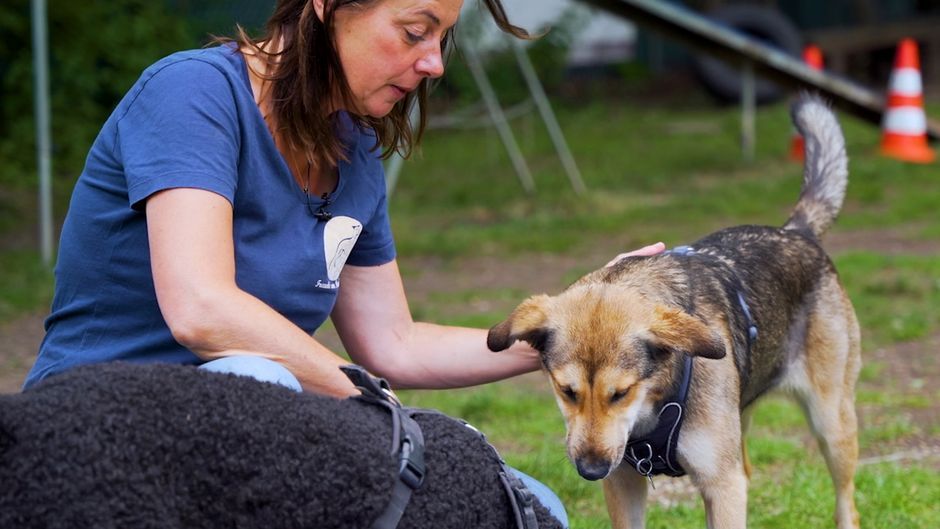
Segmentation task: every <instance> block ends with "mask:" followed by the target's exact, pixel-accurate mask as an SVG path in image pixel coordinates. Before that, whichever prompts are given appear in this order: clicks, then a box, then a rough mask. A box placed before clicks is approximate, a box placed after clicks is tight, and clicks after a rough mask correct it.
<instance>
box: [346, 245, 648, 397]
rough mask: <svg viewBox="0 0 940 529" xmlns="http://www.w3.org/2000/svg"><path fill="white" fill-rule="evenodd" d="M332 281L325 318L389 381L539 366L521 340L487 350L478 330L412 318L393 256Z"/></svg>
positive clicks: (430, 384)
mask: <svg viewBox="0 0 940 529" xmlns="http://www.w3.org/2000/svg"><path fill="white" fill-rule="evenodd" d="M664 248H665V246H664V245H663V244H662V243H656V244H652V245H650V246H646V247H643V248H640V249H639V250H634V251H632V252H629V253H626V254H620V255H618V256H617V259H622V258H623V257H628V256H631V255H654V254H657V253H660V252H662V251H663V249H664ZM617 259H615V260H614V261H612V263H613V262H616V260H617ZM608 264H610V263H608ZM340 281H341V283H340V285H341V286H340V289H339V297H338V299H337V301H336V307H334V309H333V314H332V318H333V323H334V324H335V326H336V329H337V331H338V332H339V335H340V338H341V339H342V340H343V345H344V346H345V347H346V351H347V352H348V353H349V355H350V357H351V358H352V359H353V360H354V361H356V362H358V363H360V364H362V365H363V366H364V367H365V368H366V369H368V370H369V371H371V372H373V373H375V374H378V375H380V376H383V377H385V378H387V379H388V380H389V383H391V384H392V385H393V386H394V387H397V388H425V389H431V388H451V387H462V386H472V385H475V384H482V383H484V382H492V381H495V380H500V379H503V378H507V377H511V376H513V375H518V374H521V373H526V372H528V371H534V370H536V369H538V368H539V358H538V352H537V351H535V350H534V349H532V348H531V347H529V345H528V344H526V343H525V342H516V343H515V344H514V345H513V346H512V347H510V348H509V349H507V350H505V351H502V352H499V353H494V352H492V351H490V350H489V349H488V348H487V346H486V334H487V331H485V330H483V329H469V328H463V327H450V326H444V325H434V324H430V323H421V322H415V321H414V320H412V318H411V312H410V310H409V308H408V303H407V300H406V297H405V292H404V288H403V286H402V281H401V275H400V273H399V271H398V265H397V263H395V262H394V261H393V262H391V263H388V264H385V265H381V266H374V267H357V266H350V265H347V266H346V267H345V268H344V269H343V273H342V276H341V278H340Z"/></svg>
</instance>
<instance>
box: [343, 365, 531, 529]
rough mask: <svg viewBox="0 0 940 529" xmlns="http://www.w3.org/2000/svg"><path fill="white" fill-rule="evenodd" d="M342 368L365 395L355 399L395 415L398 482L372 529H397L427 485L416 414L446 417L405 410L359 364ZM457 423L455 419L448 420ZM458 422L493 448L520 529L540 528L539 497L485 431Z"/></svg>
mask: <svg viewBox="0 0 940 529" xmlns="http://www.w3.org/2000/svg"><path fill="white" fill-rule="evenodd" d="M340 369H341V370H342V371H343V373H345V374H346V376H347V377H349V380H351V381H352V383H353V385H355V386H356V388H357V389H359V391H361V392H362V394H361V395H357V396H356V397H353V398H355V399H359V400H361V401H363V402H367V403H369V404H375V405H378V406H381V407H383V408H385V409H387V410H389V412H391V415H392V450H391V453H392V457H395V458H397V459H398V462H399V463H398V479H397V480H396V481H395V485H394V486H393V488H392V494H391V497H390V498H389V502H388V506H387V507H386V508H385V511H383V512H382V514H381V515H379V517H378V518H376V520H375V522H373V523H372V529H395V528H396V527H398V523H399V522H400V521H401V517H402V514H404V512H405V508H406V507H407V506H408V502H409V501H410V500H411V494H412V492H414V491H415V490H417V489H418V488H420V487H421V485H422V484H423V483H424V476H425V471H426V467H425V464H424V436H423V435H422V433H421V426H420V425H418V423H417V422H416V421H415V420H414V417H415V416H416V415H441V416H444V417H446V415H444V414H442V413H440V412H438V411H434V410H425V409H418V408H405V407H402V405H401V403H400V402H398V399H396V398H395V397H394V395H393V393H392V391H391V388H390V386H389V385H388V382H387V381H386V380H385V379H382V378H374V377H372V376H371V375H369V374H368V373H367V372H366V370H365V369H363V368H362V367H360V366H357V365H347V366H342V367H340ZM448 418H450V419H452V420H455V419H453V418H451V417H448ZM456 420H458V422H460V423H461V424H463V425H464V426H466V427H467V428H469V429H470V430H472V431H473V432H475V433H476V434H477V435H479V436H480V438H482V439H483V443H484V444H485V445H486V446H488V447H489V448H490V451H491V452H492V455H493V457H494V458H495V460H496V462H498V463H499V467H500V469H499V479H500V482H501V483H502V485H503V488H504V489H505V490H506V494H507V496H508V497H509V503H510V505H512V511H513V516H514V517H515V520H516V527H517V528H518V529H538V527H539V524H538V520H537V519H536V517H535V497H534V496H533V495H532V493H531V492H530V491H529V489H528V488H527V487H526V486H525V484H524V483H523V482H522V480H520V479H519V478H518V477H517V476H516V475H515V474H513V473H512V471H511V470H510V469H509V467H508V466H507V465H506V462H505V461H503V458H502V457H500V455H499V452H497V451H496V448H495V447H493V445H491V444H489V442H488V441H487V440H486V436H485V435H483V433H482V432H480V431H479V430H477V429H476V428H474V427H473V426H471V425H470V424H469V423H467V422H466V421H462V420H459V419H456Z"/></svg>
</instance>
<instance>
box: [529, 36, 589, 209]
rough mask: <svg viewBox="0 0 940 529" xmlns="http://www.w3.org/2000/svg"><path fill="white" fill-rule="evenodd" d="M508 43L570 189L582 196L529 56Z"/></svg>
mask: <svg viewBox="0 0 940 529" xmlns="http://www.w3.org/2000/svg"><path fill="white" fill-rule="evenodd" d="M510 41H511V43H512V49H513V51H515V52H516V62H518V63H519V69H520V70H522V76H523V77H525V81H526V84H528V85H529V92H530V93H531V94H532V97H533V99H535V104H536V105H537V106H538V108H539V113H540V114H541V115H542V121H544V122H545V127H546V128H547V129H548V134H549V136H551V138H552V143H554V144H555V150H556V151H557V152H558V157H559V158H561V163H562V165H564V167H565V172H567V173H568V180H569V181H571V187H572V188H574V191H575V193H577V194H579V195H581V194H584V192H585V187H584V180H582V179H581V171H579V170H578V165H577V164H576V163H575V162H574V157H573V156H572V155H571V151H570V150H569V149H568V142H566V141H565V135H564V134H563V133H562V131H561V126H559V125H558V120H557V119H555V113H554V112H553V111H552V106H551V104H549V102H548V96H546V95H545V89H543V88H542V83H541V82H540V81H539V77H538V75H537V74H536V73H535V68H533V67H532V61H530V60H529V56H528V54H526V52H525V50H524V49H523V48H522V44H519V42H518V41H517V40H516V39H510Z"/></svg>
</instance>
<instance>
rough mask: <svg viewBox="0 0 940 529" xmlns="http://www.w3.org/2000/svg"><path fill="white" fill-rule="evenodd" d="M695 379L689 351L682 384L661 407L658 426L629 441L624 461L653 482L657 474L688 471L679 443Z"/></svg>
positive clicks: (683, 368) (674, 474) (668, 474)
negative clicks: (679, 453) (678, 452)
mask: <svg viewBox="0 0 940 529" xmlns="http://www.w3.org/2000/svg"><path fill="white" fill-rule="evenodd" d="M691 380H692V357H691V356H688V355H686V357H685V362H684V364H683V366H682V385H680V386H679V391H678V392H677V393H676V394H675V395H674V396H673V398H671V399H669V401H668V402H666V404H665V405H664V406H663V408H662V409H661V410H659V416H658V418H657V422H656V427H655V428H653V431H651V432H649V433H648V434H646V435H644V436H643V437H641V438H639V439H635V440H633V441H630V442H629V443H627V448H626V450H625V451H624V454H623V459H624V461H627V462H629V463H630V464H631V465H632V466H633V468H634V469H636V471H637V472H638V473H639V474H640V475H642V476H646V477H647V478H648V479H649V480H650V483H652V482H653V476H658V475H659V474H666V475H667V476H671V477H674V478H675V477H679V476H684V475H685V470H684V469H683V468H682V465H680V464H679V461H677V460H676V445H677V444H678V443H679V430H680V429H681V428H682V420H683V419H684V418H685V413H684V412H685V400H686V397H688V395H689V382H690V381H691Z"/></svg>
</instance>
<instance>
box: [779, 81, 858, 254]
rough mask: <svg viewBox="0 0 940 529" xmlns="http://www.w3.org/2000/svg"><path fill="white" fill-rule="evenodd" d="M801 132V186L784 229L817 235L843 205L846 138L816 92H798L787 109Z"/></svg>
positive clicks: (830, 222) (845, 181)
mask: <svg viewBox="0 0 940 529" xmlns="http://www.w3.org/2000/svg"><path fill="white" fill-rule="evenodd" d="M790 115H791V117H792V119H793V123H794V124H795V125H796V128H797V130H798V131H799V133H800V134H801V135H802V136H803V142H804V145H805V146H806V148H805V149H806V161H805V165H804V166H803V188H802V190H801V191H800V200H799V201H798V202H797V204H796V207H795V208H794V209H793V213H792V214H791V215H790V219H789V220H788V221H787V223H786V224H784V226H783V227H784V228H785V229H791V230H802V231H810V232H812V233H813V235H814V236H815V237H816V238H819V236H821V235H822V234H823V233H825V232H826V230H827V229H829V226H831V225H832V222H833V221H834V220H835V219H836V216H838V214H839V210H840V209H841V208H842V201H843V199H844V198H845V186H846V184H847V183H848V176H849V170H848V158H847V156H846V154H845V138H844V137H843V136H842V128H841V127H839V122H838V121H837V120H836V117H835V115H834V114H833V113H832V110H831V109H830V108H829V105H828V104H826V102H824V101H823V100H822V99H821V98H820V97H819V96H815V95H810V94H806V93H804V94H801V96H800V98H799V100H797V102H796V103H794V104H793V108H792V109H791V111H790Z"/></svg>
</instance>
